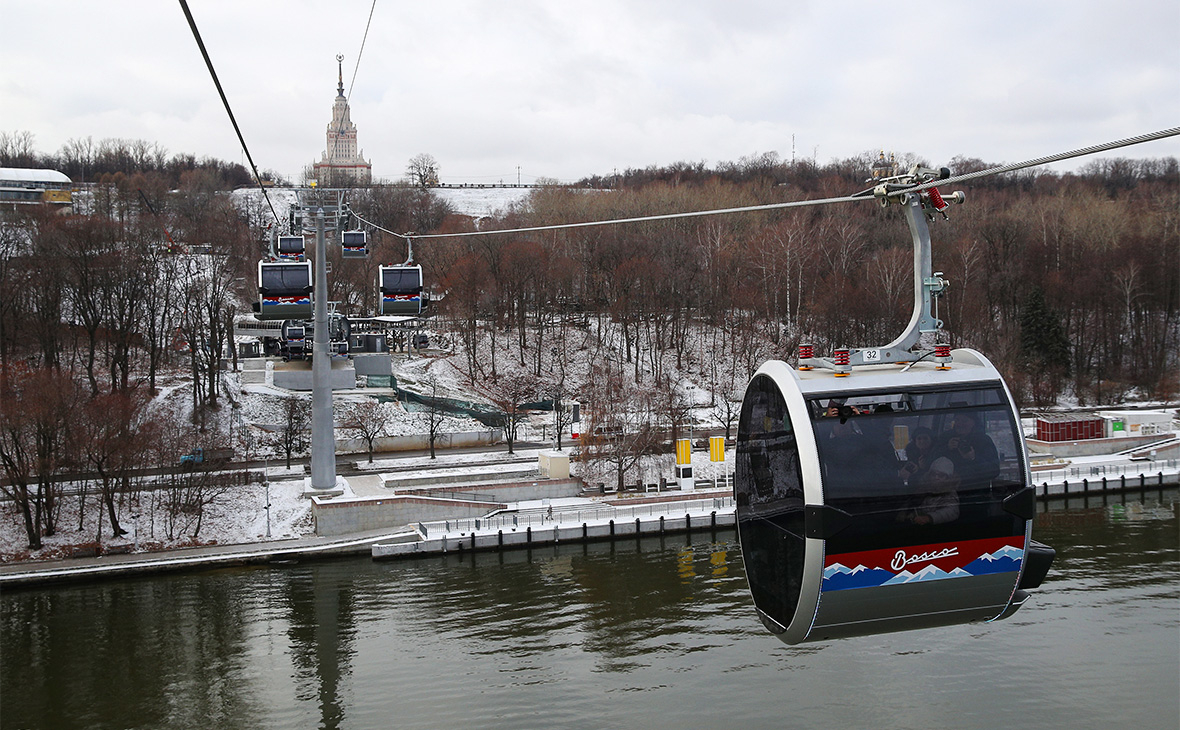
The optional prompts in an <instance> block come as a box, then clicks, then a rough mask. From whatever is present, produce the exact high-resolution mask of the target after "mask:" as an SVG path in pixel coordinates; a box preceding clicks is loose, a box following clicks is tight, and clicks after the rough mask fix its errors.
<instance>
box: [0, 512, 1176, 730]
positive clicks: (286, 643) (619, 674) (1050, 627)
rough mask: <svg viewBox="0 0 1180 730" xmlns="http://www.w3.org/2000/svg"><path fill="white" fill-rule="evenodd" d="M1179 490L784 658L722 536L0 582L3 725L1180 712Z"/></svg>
mask: <svg viewBox="0 0 1180 730" xmlns="http://www.w3.org/2000/svg"><path fill="white" fill-rule="evenodd" d="M1176 499H1177V498H1176V493H1175V492H1174V491H1173V492H1167V493H1165V494H1164V495H1162V499H1161V498H1160V495H1156V496H1154V497H1148V498H1146V499H1144V500H1143V501H1131V502H1130V503H1128V504H1126V505H1123V504H1112V505H1106V506H1103V505H1101V504H1100V503H1097V502H1091V503H1090V505H1083V504H1082V503H1081V502H1080V501H1077V502H1075V503H1073V504H1071V505H1070V506H1069V508H1068V509H1062V508H1061V507H1059V506H1055V507H1054V508H1053V509H1054V511H1052V512H1049V513H1046V514H1043V515H1042V516H1041V517H1039V518H1038V521H1037V525H1036V528H1035V530H1036V532H1035V534H1036V537H1037V538H1038V539H1039V540H1041V541H1043V542H1046V543H1048V544H1050V545H1052V546H1054V547H1055V548H1057V551H1058V560H1057V563H1056V564H1055V566H1054V570H1053V571H1052V572H1051V573H1050V575H1049V579H1048V581H1047V582H1046V584H1045V585H1044V586H1042V588H1041V589H1040V590H1038V591H1036V593H1035V594H1034V596H1033V599H1032V600H1031V601H1030V602H1029V603H1028V604H1026V605H1025V607H1024V608H1023V609H1021V610H1020V611H1019V612H1018V613H1017V614H1016V615H1015V616H1014V617H1013V618H1012V619H1009V620H1008V621H1004V622H999V623H996V624H989V625H972V626H958V627H950V628H945V629H934V630H927V631H922V632H910V633H902V634H890V635H885V636H877V637H867V638H860V639H849V640H842V641H835V642H828V643H822V644H815V645H806V646H804V647H803V648H791V647H787V646H784V645H783V644H781V643H779V641H778V640H777V639H774V638H773V637H771V636H770V635H769V634H767V633H765V632H764V631H763V629H762V628H761V625H760V624H759V623H758V621H757V619H756V618H755V615H754V611H753V608H752V605H751V603H750V600H749V597H748V594H747V591H746V585H745V579H744V577H743V573H742V565H741V555H740V551H739V548H738V546H737V542H736V536H735V533H733V532H732V531H725V532H718V533H717V534H716V535H709V534H697V535H692V536H669V537H666V538H664V539H660V538H646V539H643V540H639V541H627V542H617V543H598V544H591V545H585V546H583V545H564V546H560V547H558V548H546V549H544V550H533V551H531V552H525V551H518V552H507V553H500V554H496V553H489V554H481V555H476V556H475V557H474V559H473V558H472V556H471V555H466V556H462V557H460V556H457V555H454V556H447V557H439V558H428V559H423V560H412V561H402V562H381V563H377V562H373V561H371V560H368V559H363V558H361V559H349V560H339V561H332V562H318V563H306V564H300V565H291V566H277V567H269V568H244V569H230V570H218V571H209V572H203V573H192V574H187V575H175V576H166V577H154V578H144V579H138V580H120V581H109V582H100V583H93V584H86V585H77V586H66V587H59V588H48V589H38V590H18V591H9V592H6V593H5V594H4V595H3V596H0V611H2V613H0V728H202V729H213V728H315V727H320V728H386V727H397V728H444V727H452V728H486V727H495V728H566V727H570V728H598V727H611V728H618V727H642V728H677V729H682V728H743V727H748V728H772V727H773V728H783V727H787V728H869V727H871V728H986V729H987V730H996V729H997V728H1010V727H1019V726H1024V727H1029V728H1034V727H1035V728H1122V727H1128V728H1137V729H1140V728H1164V729H1168V730H1175V728H1177V727H1178V726H1180V704H1178V702H1180V700H1178V699H1177V695H1178V687H1180V558H1178V545H1180V529H1178V524H1180V522H1178V520H1177V513H1176V504H1175V502H1176Z"/></svg>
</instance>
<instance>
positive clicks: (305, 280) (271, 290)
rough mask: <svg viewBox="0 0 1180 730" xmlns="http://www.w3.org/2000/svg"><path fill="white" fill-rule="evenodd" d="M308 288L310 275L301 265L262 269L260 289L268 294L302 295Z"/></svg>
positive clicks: (265, 267) (305, 267)
mask: <svg viewBox="0 0 1180 730" xmlns="http://www.w3.org/2000/svg"><path fill="white" fill-rule="evenodd" d="M310 286H311V274H310V273H309V272H308V269H307V266H304V265H303V264H296V265H293V266H281V265H274V266H263V267H262V288H263V289H265V290H266V292H267V293H268V294H272V295H280V294H284V293H290V294H304V293H306V291H307V288H308V287H310Z"/></svg>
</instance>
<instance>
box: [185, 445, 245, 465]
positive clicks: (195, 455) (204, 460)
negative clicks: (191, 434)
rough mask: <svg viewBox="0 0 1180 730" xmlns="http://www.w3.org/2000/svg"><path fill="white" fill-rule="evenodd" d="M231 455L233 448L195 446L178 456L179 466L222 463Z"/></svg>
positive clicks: (230, 457) (232, 454)
mask: <svg viewBox="0 0 1180 730" xmlns="http://www.w3.org/2000/svg"><path fill="white" fill-rule="evenodd" d="M233 457H234V450H233V449H204V448H197V449H193V450H192V451H190V452H188V453H187V454H185V455H184V456H182V457H180V467H181V468H182V469H192V468H194V467H197V466H200V465H202V464H224V463H226V462H227V461H229V460H230V459H232V458H233Z"/></svg>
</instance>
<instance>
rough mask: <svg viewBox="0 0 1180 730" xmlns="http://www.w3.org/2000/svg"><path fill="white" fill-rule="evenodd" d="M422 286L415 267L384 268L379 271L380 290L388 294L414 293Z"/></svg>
mask: <svg viewBox="0 0 1180 730" xmlns="http://www.w3.org/2000/svg"><path fill="white" fill-rule="evenodd" d="M420 288H422V280H421V276H420V275H419V273H418V270H417V269H386V270H384V271H383V272H381V290H382V291H384V292H386V293H388V294H415V293H417V292H418V290H419V289H420Z"/></svg>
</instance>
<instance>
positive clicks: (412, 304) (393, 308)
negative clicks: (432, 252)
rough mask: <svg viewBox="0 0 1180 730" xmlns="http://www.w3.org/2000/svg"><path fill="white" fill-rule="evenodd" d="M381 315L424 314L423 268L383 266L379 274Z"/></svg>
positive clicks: (414, 266)
mask: <svg viewBox="0 0 1180 730" xmlns="http://www.w3.org/2000/svg"><path fill="white" fill-rule="evenodd" d="M377 288H378V294H379V295H380V298H381V314H383V315H388V314H402V315H416V314H421V313H422V304H423V302H422V299H423V297H422V267H421V266H419V265H417V264H403V265H400V266H382V267H381V268H380V271H379V272H378V274H377Z"/></svg>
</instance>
